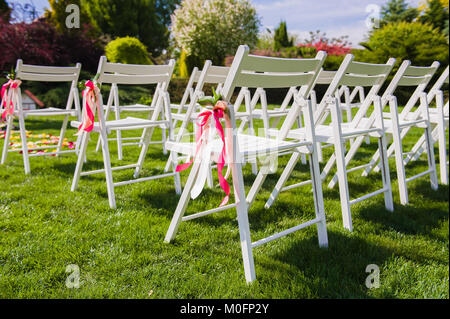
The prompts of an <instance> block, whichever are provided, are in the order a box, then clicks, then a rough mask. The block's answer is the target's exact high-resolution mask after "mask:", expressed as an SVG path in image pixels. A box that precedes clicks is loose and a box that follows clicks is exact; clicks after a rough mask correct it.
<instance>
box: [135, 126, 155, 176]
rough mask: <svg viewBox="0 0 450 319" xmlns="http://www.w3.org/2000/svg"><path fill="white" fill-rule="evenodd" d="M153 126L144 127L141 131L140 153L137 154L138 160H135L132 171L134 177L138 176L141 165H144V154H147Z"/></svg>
mask: <svg viewBox="0 0 450 319" xmlns="http://www.w3.org/2000/svg"><path fill="white" fill-rule="evenodd" d="M153 130H154V127H150V128H146V129H144V132H143V133H142V148H141V153H140V154H139V160H138V162H137V167H136V169H135V171H134V178H138V177H139V174H140V172H141V170H142V166H143V165H144V160H145V156H146V155H147V151H148V146H149V143H150V141H151V139H152V135H153Z"/></svg>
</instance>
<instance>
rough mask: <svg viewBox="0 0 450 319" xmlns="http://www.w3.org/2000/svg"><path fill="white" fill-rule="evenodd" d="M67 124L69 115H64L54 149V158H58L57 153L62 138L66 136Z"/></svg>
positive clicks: (60, 147) (60, 146) (61, 144)
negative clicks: (56, 145)
mask: <svg viewBox="0 0 450 319" xmlns="http://www.w3.org/2000/svg"><path fill="white" fill-rule="evenodd" d="M68 122H69V115H66V116H65V117H64V121H63V124H62V127H61V132H60V133H59V141H58V147H57V148H56V151H57V153H56V156H59V152H61V150H62V146H63V143H64V136H65V135H66V130H67V123H68Z"/></svg>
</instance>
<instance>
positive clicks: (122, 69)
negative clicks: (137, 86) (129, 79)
mask: <svg viewBox="0 0 450 319" xmlns="http://www.w3.org/2000/svg"><path fill="white" fill-rule="evenodd" d="M110 65H114V64H113V63H110ZM169 65H170V66H174V65H175V61H174V60H170V61H169ZM143 67H145V66H143ZM162 67H164V66H162ZM145 69H146V76H152V75H154V76H155V79H156V78H157V77H158V76H160V75H161V71H160V69H161V67H160V66H159V65H153V66H151V68H145ZM114 70H115V74H116V75H121V74H122V75H134V76H137V75H140V72H139V71H138V68H137V67H135V65H132V64H120V63H117V64H116V66H115V68H114ZM169 81H170V78H169ZM169 81H167V78H166V77H161V78H159V79H158V80H152V81H151V82H150V83H142V84H153V85H155V84H156V89H155V93H154V94H153V98H152V102H151V104H150V105H145V104H139V103H137V104H132V105H121V104H120V99H119V86H118V85H119V84H121V83H111V90H110V92H109V97H108V102H107V103H106V105H105V107H104V108H105V119H108V117H109V114H110V113H111V112H114V115H115V119H116V120H120V114H121V113H122V112H144V113H147V114H148V115H147V118H148V119H150V118H151V116H152V113H153V112H154V111H155V109H156V108H158V107H159V106H158V105H156V103H158V101H160V100H159V99H158V95H159V94H164V95H165V94H166V92H167V89H168V86H169ZM125 84H127V83H125ZM162 111H163V112H164V108H162ZM166 134H167V133H166V129H164V128H162V139H161V140H160V141H152V142H150V143H151V144H162V145H163V152H164V154H166V150H165V143H166V140H167V136H166ZM136 140H138V141H136ZM108 141H116V142H117V155H118V159H119V160H122V159H123V146H130V145H139V146H140V145H142V136H138V137H122V132H121V130H116V137H115V138H108ZM99 149H100V138H99V139H98V141H97V147H96V151H97V152H98V151H99Z"/></svg>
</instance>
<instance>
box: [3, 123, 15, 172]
mask: <svg viewBox="0 0 450 319" xmlns="http://www.w3.org/2000/svg"><path fill="white" fill-rule="evenodd" d="M12 126H13V118H12V116H10V117H9V118H8V122H7V124H6V132H5V139H4V144H3V153H2V162H1V164H2V165H3V164H5V163H6V159H7V158H8V149H9V143H10V141H11V131H12Z"/></svg>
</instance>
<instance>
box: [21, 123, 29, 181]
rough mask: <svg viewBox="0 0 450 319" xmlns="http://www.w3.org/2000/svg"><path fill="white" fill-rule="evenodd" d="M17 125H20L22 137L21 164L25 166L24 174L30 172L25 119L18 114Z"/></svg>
mask: <svg viewBox="0 0 450 319" xmlns="http://www.w3.org/2000/svg"><path fill="white" fill-rule="evenodd" d="M19 127H20V138H21V139H22V155H23V165H24V167H25V174H30V159H29V156H28V145H27V131H26V129H25V121H24V119H23V117H22V116H20V115H19Z"/></svg>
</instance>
